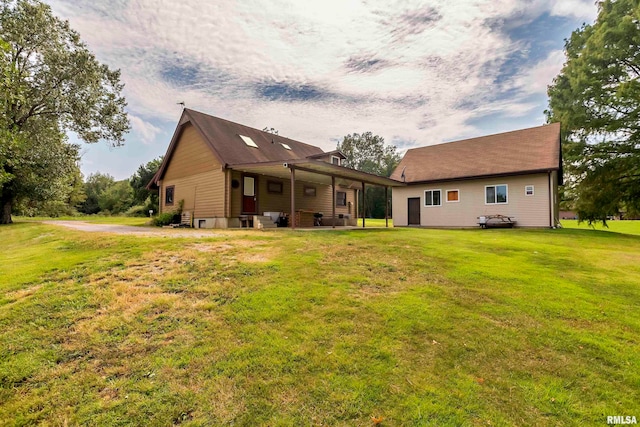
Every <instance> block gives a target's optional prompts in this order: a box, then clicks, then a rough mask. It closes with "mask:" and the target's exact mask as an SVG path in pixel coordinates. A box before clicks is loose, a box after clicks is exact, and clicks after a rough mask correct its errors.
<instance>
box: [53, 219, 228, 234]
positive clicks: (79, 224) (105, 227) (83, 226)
mask: <svg viewBox="0 0 640 427" xmlns="http://www.w3.org/2000/svg"><path fill="white" fill-rule="evenodd" d="M42 223H43V224H51V225H59V226H63V227H67V228H72V229H74V230H80V231H87V232H90V233H95V232H99V233H114V234H130V235H131V234H134V235H138V236H163V237H164V236H167V237H218V236H220V234H215V233H213V232H212V231H208V230H207V231H205V230H200V229H198V230H192V229H185V228H158V227H134V226H132V225H119V224H95V223H90V222H84V221H42Z"/></svg>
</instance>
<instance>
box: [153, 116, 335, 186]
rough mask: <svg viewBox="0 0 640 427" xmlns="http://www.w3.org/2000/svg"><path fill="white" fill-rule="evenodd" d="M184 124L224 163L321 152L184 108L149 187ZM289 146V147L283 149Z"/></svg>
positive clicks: (158, 176) (160, 173) (277, 159)
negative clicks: (252, 145)
mask: <svg viewBox="0 0 640 427" xmlns="http://www.w3.org/2000/svg"><path fill="white" fill-rule="evenodd" d="M188 124H191V125H193V127H194V128H195V129H196V130H197V131H198V133H199V134H200V136H201V137H202V140H203V141H204V142H205V144H206V145H207V146H208V147H209V148H210V149H211V151H212V153H213V154H214V156H216V158H217V159H218V160H219V161H220V163H222V164H223V165H224V166H233V165H235V164H243V165H244V164H247V163H263V162H285V161H287V160H295V159H305V158H307V157H309V156H315V155H322V154H324V151H322V149H321V148H319V147H316V146H313V145H309V144H305V143H304V142H300V141H295V140H293V139H289V138H285V137H282V136H279V135H274V134H272V133H268V132H263V131H261V130H258V129H254V128H251V127H249V126H244V125H241V124H239V123H234V122H231V121H228V120H224V119H221V118H218V117H214V116H210V115H208V114H204V113H201V112H199V111H195V110H190V109H188V108H185V109H184V110H183V112H182V116H181V117H180V121H179V122H178V126H177V127H176V130H175V132H174V134H173V137H172V138H171V143H170V144H169V148H168V149H167V153H166V154H165V156H164V160H163V162H162V164H161V165H160V169H159V170H158V172H157V173H156V175H155V176H154V177H153V179H152V180H151V182H150V183H149V186H153V185H155V184H156V183H157V182H158V181H159V180H160V179H162V176H163V175H164V172H165V170H166V168H167V165H168V164H169V162H170V160H171V156H172V154H173V152H174V150H175V148H176V145H177V143H178V140H179V139H180V135H181V134H182V130H183V129H184V127H185V126H187V125H188ZM240 135H242V136H245V137H249V138H251V140H252V141H253V142H254V143H255V144H256V145H257V146H258V147H257V148H255V147H250V146H248V145H247V144H245V142H244V141H243V139H242V138H241V137H240ZM283 144H285V145H286V147H289V148H286V147H285V145H283Z"/></svg>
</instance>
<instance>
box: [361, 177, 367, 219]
mask: <svg viewBox="0 0 640 427" xmlns="http://www.w3.org/2000/svg"><path fill="white" fill-rule="evenodd" d="M366 216H367V192H366V191H365V188H364V181H363V182H362V228H364V219H365V217H366Z"/></svg>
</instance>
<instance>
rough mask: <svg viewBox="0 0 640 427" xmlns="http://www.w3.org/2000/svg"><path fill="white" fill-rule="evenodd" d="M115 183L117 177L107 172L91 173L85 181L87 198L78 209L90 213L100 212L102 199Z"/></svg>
mask: <svg viewBox="0 0 640 427" xmlns="http://www.w3.org/2000/svg"><path fill="white" fill-rule="evenodd" d="M115 183H116V181H115V179H114V178H113V177H112V176H111V175H109V174H106V173H104V174H103V173H100V172H96V173H92V174H91V175H89V176H88V177H87V181H86V182H85V183H84V193H85V195H86V198H85V200H84V201H83V202H82V203H81V204H80V205H79V206H78V210H79V211H80V212H82V213H84V214H88V215H93V214H97V213H98V212H100V200H101V199H102V198H103V196H104V194H105V193H106V192H107V191H108V190H109V188H111V187H113V185H114V184H115Z"/></svg>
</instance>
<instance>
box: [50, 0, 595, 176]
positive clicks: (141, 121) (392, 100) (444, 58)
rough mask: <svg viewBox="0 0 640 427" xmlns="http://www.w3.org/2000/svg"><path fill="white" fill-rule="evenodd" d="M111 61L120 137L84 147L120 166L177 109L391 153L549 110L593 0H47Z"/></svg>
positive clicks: (155, 143) (536, 117) (152, 151)
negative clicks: (362, 137)
mask: <svg viewBox="0 0 640 427" xmlns="http://www.w3.org/2000/svg"><path fill="white" fill-rule="evenodd" d="M48 3H49V4H51V6H52V8H53V10H54V12H55V13H56V14H57V15H58V16H60V17H62V18H64V19H68V20H69V21H70V23H71V25H72V27H73V28H75V29H76V30H77V31H79V32H80V34H81V36H82V38H83V40H84V41H86V42H87V44H88V46H89V48H90V49H91V50H92V51H93V52H95V53H96V55H97V57H98V59H99V60H100V61H102V62H104V63H106V64H108V65H109V66H110V67H111V68H119V69H120V70H121V71H122V80H123V82H124V83H125V90H124V94H125V96H126V98H127V101H128V104H129V105H128V112H129V118H130V120H131V125H132V131H131V133H130V134H129V135H128V137H127V140H126V144H125V146H124V147H121V148H117V149H110V148H109V147H108V145H107V144H95V145H91V146H88V145H85V146H84V149H83V158H82V170H83V173H84V174H85V175H88V174H89V173H92V172H96V171H100V172H104V173H109V174H111V175H113V176H115V177H116V178H117V179H123V178H127V177H129V176H130V175H131V174H132V173H133V172H135V170H136V169H137V167H138V166H139V165H140V164H142V163H145V162H147V161H149V160H151V159H153V158H155V157H157V156H159V155H162V154H164V152H165V151H166V148H167V146H168V144H169V140H170V138H171V135H172V133H173V130H174V129H175V126H176V122H177V120H178V118H179V116H180V113H181V109H182V107H181V106H180V105H178V104H177V103H178V102H184V103H185V104H186V106H187V107H189V108H192V109H195V110H199V111H202V112H205V113H208V114H212V115H215V116H218V117H222V118H225V119H228V120H232V121H235V122H239V123H242V124H245V125H248V126H252V127H255V128H258V129H262V128H264V127H273V128H275V129H278V131H279V133H280V135H283V136H287V137H289V138H293V139H296V140H299V141H303V142H307V143H311V144H314V145H317V146H320V147H322V148H323V149H325V150H331V149H335V146H336V143H337V142H338V141H339V140H340V139H341V138H342V137H343V136H344V135H346V134H349V133H353V132H366V131H371V132H373V133H375V134H378V135H381V136H383V137H384V138H385V141H386V142H387V143H391V144H394V145H396V146H397V147H398V148H399V150H400V151H404V150H406V149H407V148H411V147H415V146H424V145H430V144H437V143H441V142H446V141H453V140H457V139H462V138H468V137H473V136H480V135H485V134H490V133H496V132H502V131H508V130H513V129H519V128H524V127H531V126H537V125H541V124H543V123H544V114H543V112H544V109H545V108H546V105H547V98H546V86H547V85H548V84H549V83H551V81H552V79H553V77H554V76H555V75H556V74H557V73H558V71H559V70H560V68H561V66H562V63H563V61H564V56H563V53H562V47H563V44H564V39H565V38H567V37H568V36H569V35H570V34H571V31H573V30H574V29H576V28H578V27H579V26H580V25H581V24H582V23H583V22H587V23H591V22H593V20H594V19H595V16H596V12H597V9H596V6H595V4H594V2H593V0H556V1H553V0H430V1H413V0H404V1H398V2H393V1H372V0H359V1H352V0H323V1H318V0H315V1H306V0H305V1H303V0H298V1H286V0H270V1H266V0H265V1H260V0H242V1H240V0H239V1H226V0H215V1H213V0H180V1H175V0H170V1H165V0H99V1H94V0H51V1H48Z"/></svg>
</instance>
